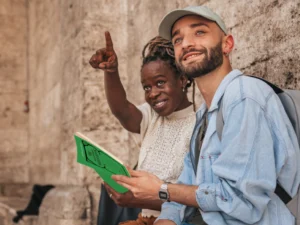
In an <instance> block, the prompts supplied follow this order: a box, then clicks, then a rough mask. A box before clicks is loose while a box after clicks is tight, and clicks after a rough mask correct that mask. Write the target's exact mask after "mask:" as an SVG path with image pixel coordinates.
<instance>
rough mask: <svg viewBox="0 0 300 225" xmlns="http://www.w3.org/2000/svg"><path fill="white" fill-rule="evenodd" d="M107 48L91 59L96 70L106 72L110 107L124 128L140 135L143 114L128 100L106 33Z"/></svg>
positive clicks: (106, 88) (105, 81)
mask: <svg viewBox="0 0 300 225" xmlns="http://www.w3.org/2000/svg"><path fill="white" fill-rule="evenodd" d="M105 40H106V48H102V49H99V50H97V52H96V54H94V55H93V56H92V57H91V59H90V64H91V66H92V67H93V68H95V69H101V70H103V71H104V86H105V93H106V98H107V101H108V105H109V107H110V109H111V111H112V113H113V114H114V116H115V117H116V118H117V119H118V120H119V121H120V123H121V124H122V126H123V127H124V128H125V129H127V130H128V131H130V132H134V133H139V132H140V123H141V121H142V113H141V112H140V110H138V109H137V107H136V106H135V105H133V104H132V103H131V102H129V101H128V100H127V97H126V92H125V90H124V87H123V85H122V83H121V80H120V76H119V71H118V58H117V55H116V53H115V51H114V48H113V42H112V39H111V36H110V33H109V32H108V31H107V32H105Z"/></svg>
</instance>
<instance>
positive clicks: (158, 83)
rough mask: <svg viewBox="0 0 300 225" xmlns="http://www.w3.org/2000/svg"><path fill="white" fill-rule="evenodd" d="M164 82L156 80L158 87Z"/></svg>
mask: <svg viewBox="0 0 300 225" xmlns="http://www.w3.org/2000/svg"><path fill="white" fill-rule="evenodd" d="M165 83H166V82H165V81H161V80H160V81H157V86H158V87H161V86H163V85H164V84H165Z"/></svg>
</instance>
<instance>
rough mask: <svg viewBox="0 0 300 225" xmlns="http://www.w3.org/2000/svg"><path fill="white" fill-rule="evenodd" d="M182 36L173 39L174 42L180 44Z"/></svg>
mask: <svg viewBox="0 0 300 225" xmlns="http://www.w3.org/2000/svg"><path fill="white" fill-rule="evenodd" d="M181 40H182V39H181V38H176V39H175V40H174V41H173V44H174V45H175V44H179V43H180V42H181Z"/></svg>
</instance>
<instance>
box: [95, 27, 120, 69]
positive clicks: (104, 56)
mask: <svg viewBox="0 0 300 225" xmlns="http://www.w3.org/2000/svg"><path fill="white" fill-rule="evenodd" d="M105 41H106V48H101V49H99V50H97V51H96V54H94V55H92V57H91V59H90V61H89V62H90V65H91V66H92V67H93V68H95V69H102V70H103V71H105V72H109V73H113V72H117V71H118V58H117V54H116V53H115V50H114V48H113V42H112V39H111V36H110V33H109V32H108V31H106V32H105Z"/></svg>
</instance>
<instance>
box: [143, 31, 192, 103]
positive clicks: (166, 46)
mask: <svg viewBox="0 0 300 225" xmlns="http://www.w3.org/2000/svg"><path fill="white" fill-rule="evenodd" d="M142 56H143V64H142V68H143V66H144V65H146V64H148V63H149V62H153V61H157V60H161V61H164V62H166V63H167V64H168V65H169V66H170V68H171V69H172V70H173V71H174V73H175V75H176V78H179V77H180V76H183V75H182V73H181V72H180V70H179V69H178V67H177V65H176V63H175V56H174V47H173V44H172V42H170V41H168V40H166V39H164V38H162V37H160V36H156V37H154V38H152V39H151V40H150V41H149V42H148V43H147V44H146V45H145V46H144V49H143V51H142ZM191 85H193V103H194V98H195V88H194V85H195V83H194V80H193V79H192V78H188V83H187V84H186V86H185V89H186V90H187V89H188V88H189V87H190V86H191ZM194 105H195V104H194ZM194 107H195V106H194Z"/></svg>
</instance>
